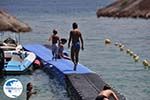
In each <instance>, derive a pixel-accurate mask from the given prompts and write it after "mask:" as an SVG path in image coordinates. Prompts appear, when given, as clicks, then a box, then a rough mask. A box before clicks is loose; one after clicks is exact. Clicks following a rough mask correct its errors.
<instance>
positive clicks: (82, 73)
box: [23, 44, 126, 100]
mask: <svg viewBox="0 0 150 100" xmlns="http://www.w3.org/2000/svg"><path fill="white" fill-rule="evenodd" d="M23 47H24V48H25V49H26V50H29V51H32V52H34V53H35V54H36V55H37V56H38V57H39V58H40V59H41V60H42V61H43V62H44V65H45V66H44V68H43V69H44V70H45V71H46V72H47V73H49V74H53V75H55V76H56V77H57V78H58V80H59V81H60V82H61V83H62V84H63V85H64V86H65V88H66V90H67V92H68V95H69V96H70V98H71V100H95V98H96V96H97V95H98V93H99V92H100V91H101V90H102V89H103V87H104V85H106V83H105V82H104V81H103V79H102V78H101V77H100V76H99V75H98V74H96V73H95V72H93V71H91V70H90V69H88V68H87V67H86V66H84V65H82V64H78V65H77V70H76V71H74V70H73V66H74V64H73V63H72V61H70V60H67V59H57V60H56V61H55V60H52V53H51V49H50V47H49V46H44V45H40V44H28V45H24V46H23ZM114 91H115V90H114ZM115 92H116V94H117V96H118V97H119V100H126V99H125V97H124V96H123V95H121V94H120V93H118V92H117V91H115ZM110 100H113V99H112V98H110Z"/></svg>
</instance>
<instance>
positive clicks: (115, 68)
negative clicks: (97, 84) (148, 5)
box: [0, 0, 150, 100]
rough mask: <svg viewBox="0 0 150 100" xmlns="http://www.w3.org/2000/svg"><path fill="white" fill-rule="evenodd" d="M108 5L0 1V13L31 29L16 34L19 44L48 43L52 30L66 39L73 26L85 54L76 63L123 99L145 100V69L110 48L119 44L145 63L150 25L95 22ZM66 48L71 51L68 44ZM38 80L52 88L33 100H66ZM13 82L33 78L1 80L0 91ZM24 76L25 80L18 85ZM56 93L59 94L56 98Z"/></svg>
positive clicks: (148, 79) (148, 73) (148, 76)
mask: <svg viewBox="0 0 150 100" xmlns="http://www.w3.org/2000/svg"><path fill="white" fill-rule="evenodd" d="M113 1H115V0H105V1H102V0H95V1H91V0H85V1H81V0H65V1H61V0H2V1H1V2H0V9H3V10H6V11H7V12H9V13H10V14H12V15H14V16H16V17H17V18H19V19H20V20H23V21H24V22H26V23H28V24H29V25H30V26H31V28H32V32H29V33H25V34H21V37H20V39H21V44H32V43H33V44H34V43H38V44H50V43H49V41H48V37H49V36H50V35H51V34H52V30H53V29H57V30H58V32H59V33H58V35H60V36H61V37H65V38H68V37H69V31H70V30H71V24H72V23H73V22H74V21H76V22H77V23H78V24H79V29H80V31H81V32H82V33H83V39H84V41H85V42H84V43H85V49H84V51H81V52H80V61H79V62H80V63H81V64H83V65H86V66H88V68H89V69H91V70H92V71H94V72H96V73H97V74H99V75H100V76H101V77H102V78H103V79H104V80H105V81H106V82H107V83H108V84H110V85H111V86H112V87H113V88H115V89H116V90H117V91H119V92H120V93H121V94H123V95H124V96H125V97H126V98H127V100H143V99H145V100H148V99H149V95H150V89H149V88H150V84H149V83H150V70H148V69H145V68H144V66H143V64H142V63H141V62H134V60H133V59H132V57H131V56H130V55H128V54H127V53H126V52H125V51H120V49H119V48H118V47H116V46H114V43H115V42H119V43H122V44H124V45H125V47H126V48H129V49H131V50H132V51H133V52H134V53H136V54H138V55H139V56H140V59H141V60H144V59H150V55H149V54H150V47H149V44H150V34H149V32H150V28H149V26H150V20H145V19H132V18H123V19H117V18H107V17H101V18H97V16H96V10H97V9H98V8H100V7H104V6H106V5H108V4H110V3H112V2H113ZM87 5H88V6H87ZM6 34H7V33H6ZM106 38H109V39H111V40H112V44H111V45H109V46H106V45H105V44H104V40H105V39H106ZM65 49H66V51H68V52H70V50H68V48H67V45H66V46H65ZM43 74H44V72H41V71H39V72H38V75H43ZM43 76H44V78H45V77H46V78H45V79H47V80H49V82H46V83H47V84H52V86H54V87H49V86H48V90H43V88H44V87H43V85H42V84H43V83H40V84H39V87H37V89H40V90H41V91H47V97H45V95H44V92H41V91H40V92H41V93H40V94H39V95H37V98H38V97H39V98H41V99H42V97H43V99H42V100H47V98H51V100H60V99H59V98H64V99H61V100H67V99H68V97H67V96H66V92H65V89H63V88H62V89H63V90H62V91H63V93H62V91H59V90H57V89H58V88H55V87H57V85H58V84H56V83H55V80H53V79H49V78H48V76H46V75H45V74H44V75H43ZM12 77H15V78H18V79H20V81H23V82H24V81H30V79H31V78H30V77H33V78H35V76H34V75H33V76H32V75H29V76H28V77H29V78H28V77H26V76H22V75H21V76H6V78H5V79H1V87H0V91H2V83H3V82H4V80H6V79H8V78H12ZM24 77H26V78H25V79H24V80H22V78H24ZM39 77H40V76H39ZM47 80H45V81H47ZM39 81H40V80H39ZM41 81H42V80H41ZM33 84H34V85H35V87H36V86H38V85H37V83H36V82H35V83H33ZM55 84H56V86H55ZM50 86H51V85H50ZM46 88H47V87H46ZM51 88H52V90H51ZM55 91H57V92H55ZM59 94H62V95H60V97H58V98H57V95H59ZM131 94H132V96H131ZM0 95H1V94H0ZM42 95H44V96H42ZM24 98H25V96H21V97H19V98H18V100H22V99H24ZM3 99H4V100H7V99H8V100H9V98H7V97H6V96H5V95H3ZM33 100H37V99H36V97H35V98H34V97H33Z"/></svg>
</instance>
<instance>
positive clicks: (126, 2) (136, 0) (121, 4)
mask: <svg viewBox="0 0 150 100" xmlns="http://www.w3.org/2000/svg"><path fill="white" fill-rule="evenodd" d="M96 14H97V17H118V18H120V17H132V18H144V19H149V18H150V0H117V1H116V2H114V3H112V4H110V5H108V6H107V7H105V8H101V9H98V10H97V12H96Z"/></svg>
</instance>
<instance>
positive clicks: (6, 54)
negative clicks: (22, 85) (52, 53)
mask: <svg viewBox="0 0 150 100" xmlns="http://www.w3.org/2000/svg"><path fill="white" fill-rule="evenodd" d="M1 51H2V52H3V54H2V52H1V55H3V57H2V56H1V58H0V61H1V66H2V65H3V66H4V67H3V71H4V73H5V74H24V73H25V72H26V71H28V70H29V68H30V67H31V66H32V64H33V62H34V60H35V59H36V55H35V54H34V53H32V52H28V51H22V50H19V51H18V50H9V51H3V50H1ZM1 69H2V67H1Z"/></svg>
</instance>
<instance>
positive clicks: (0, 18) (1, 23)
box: [0, 10, 31, 33]
mask: <svg viewBox="0 0 150 100" xmlns="http://www.w3.org/2000/svg"><path fill="white" fill-rule="evenodd" d="M0 31H11V32H17V33H19V32H29V31H31V28H30V27H29V26H28V25H27V24H25V23H24V22H21V21H19V20H18V19H16V17H14V16H11V15H9V14H8V13H6V12H4V11H2V10H0Z"/></svg>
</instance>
